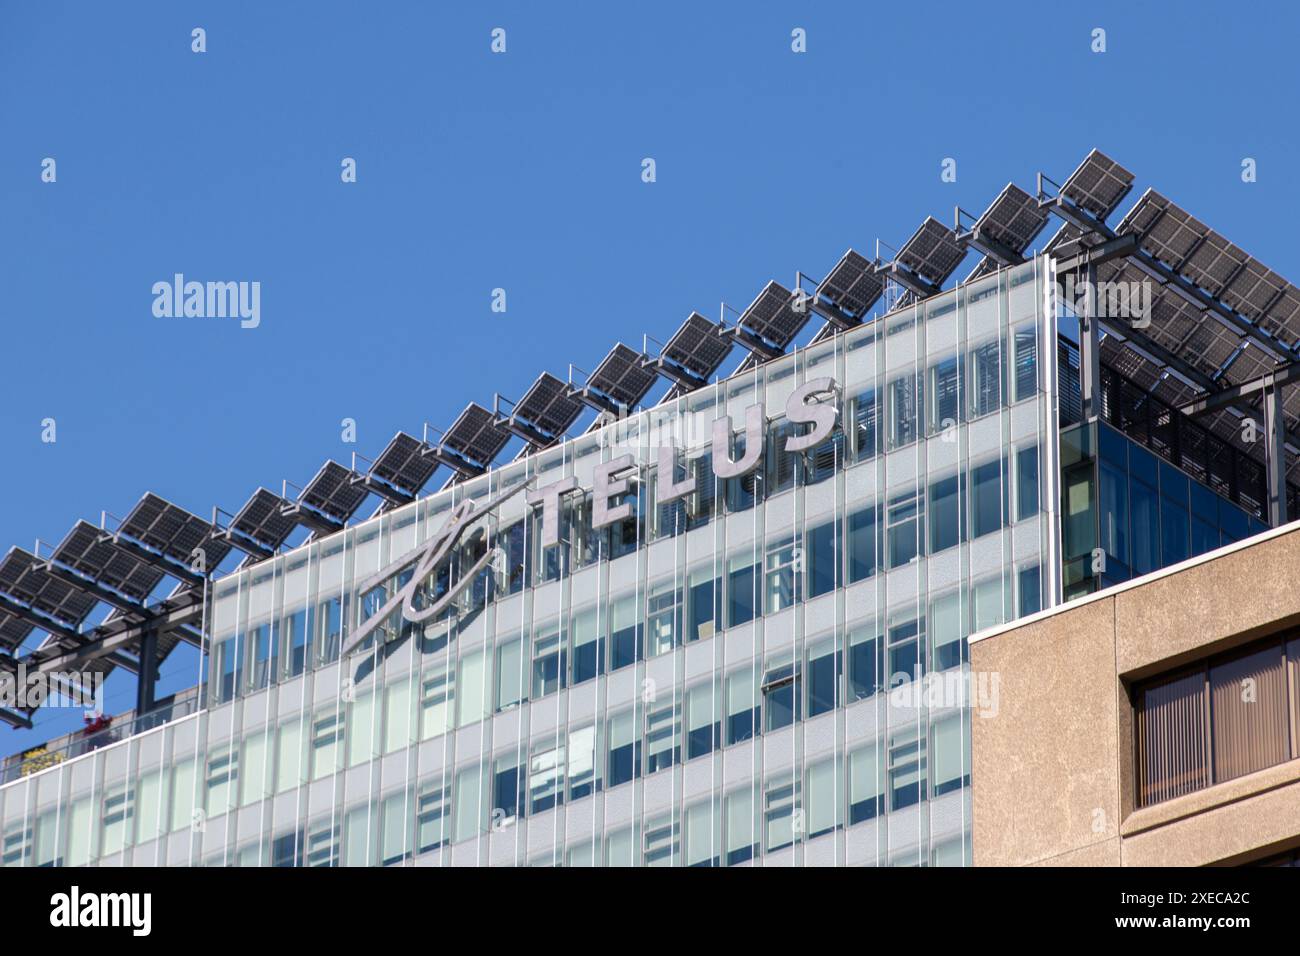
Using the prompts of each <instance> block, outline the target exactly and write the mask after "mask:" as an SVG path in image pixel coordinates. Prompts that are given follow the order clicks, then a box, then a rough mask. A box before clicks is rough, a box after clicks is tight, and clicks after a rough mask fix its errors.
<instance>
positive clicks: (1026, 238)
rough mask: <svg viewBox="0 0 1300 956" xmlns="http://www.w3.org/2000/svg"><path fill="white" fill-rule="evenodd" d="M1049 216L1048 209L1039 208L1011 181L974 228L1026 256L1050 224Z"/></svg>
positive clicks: (1035, 201)
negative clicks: (1030, 247) (1030, 246)
mask: <svg viewBox="0 0 1300 956" xmlns="http://www.w3.org/2000/svg"><path fill="white" fill-rule="evenodd" d="M1047 218H1048V212H1047V210H1046V209H1040V208H1039V206H1038V200H1037V199H1035V198H1034V197H1033V196H1031V195H1029V193H1027V192H1025V191H1024V190H1023V189H1021V188H1020V187H1019V186H1017V185H1016V184H1015V183H1008V184H1007V187H1006V189H1004V190H1002V192H1001V193H999V194H998V198H997V199H995V200H993V203H992V205H990V206H989V208H988V209H986V210H985V211H984V215H982V216H980V217H979V219H977V220H976V221H975V226H974V227H973V229H972V231H973V232H976V233H979V234H981V235H985V236H988V237H989V238H990V239H992V240H994V241H995V242H999V243H1001V244H1002V245H1004V246H1006V247H1007V248H1008V249H1010V250H1011V251H1012V252H1014V253H1017V254H1019V255H1023V254H1024V252H1025V250H1026V249H1028V248H1029V244H1030V243H1031V242H1033V241H1034V237H1035V236H1037V235H1038V234H1039V233H1040V232H1042V230H1043V227H1044V226H1045V225H1047Z"/></svg>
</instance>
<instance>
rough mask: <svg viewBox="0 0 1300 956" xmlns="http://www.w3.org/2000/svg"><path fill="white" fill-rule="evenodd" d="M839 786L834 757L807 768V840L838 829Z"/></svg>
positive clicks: (837, 766) (837, 767)
mask: <svg viewBox="0 0 1300 956" xmlns="http://www.w3.org/2000/svg"><path fill="white" fill-rule="evenodd" d="M839 786H840V766H839V761H838V760H836V759H835V758H834V757H832V758H829V759H826V760H822V761H819V762H818V763H814V764H812V765H811V766H809V767H808V808H807V817H808V819H807V823H806V830H807V832H808V839H810V840H811V839H812V838H813V837H818V836H821V835H822V834H824V833H830V832H831V831H832V830H836V829H838V828H839V825H840V800H839Z"/></svg>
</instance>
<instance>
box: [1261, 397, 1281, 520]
mask: <svg viewBox="0 0 1300 956" xmlns="http://www.w3.org/2000/svg"><path fill="white" fill-rule="evenodd" d="M1264 440H1265V441H1266V442H1268V445H1267V446H1266V448H1265V451H1266V453H1267V454H1266V457H1265V461H1266V462H1267V466H1268V523H1269V524H1270V525H1271V526H1272V527H1274V528H1279V527H1281V526H1282V525H1284V524H1286V522H1287V515H1286V422H1285V420H1284V419H1283V417H1282V389H1281V388H1279V387H1278V384H1277V382H1276V381H1275V379H1274V377H1273V376H1272V375H1268V376H1266V377H1265V378H1264Z"/></svg>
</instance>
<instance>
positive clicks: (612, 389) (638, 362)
mask: <svg viewBox="0 0 1300 956" xmlns="http://www.w3.org/2000/svg"><path fill="white" fill-rule="evenodd" d="M656 378H658V376H657V375H656V374H655V371H654V369H652V368H647V367H646V365H645V356H643V355H642V354H641V353H640V352H638V351H636V350H635V349H632V348H629V347H628V346H626V345H624V344H623V343H622V342H619V343H618V344H617V345H615V346H614V347H613V348H612V349H610V350H609V354H608V355H606V356H605V358H604V360H603V361H602V362H601V363H600V364H599V365H597V366H596V371H594V372H592V373H591V378H589V379H588V380H587V384H588V385H590V386H592V387H593V388H596V389H599V390H600V391H601V392H603V393H604V394H606V395H608V396H609V397H610V398H612V399H613V400H614V401H616V402H618V403H619V404H620V405H622V406H624V407H625V408H635V407H636V405H637V404H638V403H639V402H640V401H641V399H643V398H645V396H646V393H647V392H649V391H650V389H651V388H653V387H654V383H655V379H656Z"/></svg>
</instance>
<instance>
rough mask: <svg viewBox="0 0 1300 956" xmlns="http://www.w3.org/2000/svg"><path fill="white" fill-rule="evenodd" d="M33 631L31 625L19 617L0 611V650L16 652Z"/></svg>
mask: <svg viewBox="0 0 1300 956" xmlns="http://www.w3.org/2000/svg"><path fill="white" fill-rule="evenodd" d="M33 630H34V628H33V627H32V625H31V624H30V623H28V622H27V621H25V620H23V619H22V618H21V617H18V616H17V615H15V614H10V613H8V612H7V611H0V649H4V650H8V651H14V650H17V649H18V648H19V647H21V646H22V643H23V641H25V640H27V635H28V634H30V633H31V632H32V631H33Z"/></svg>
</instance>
